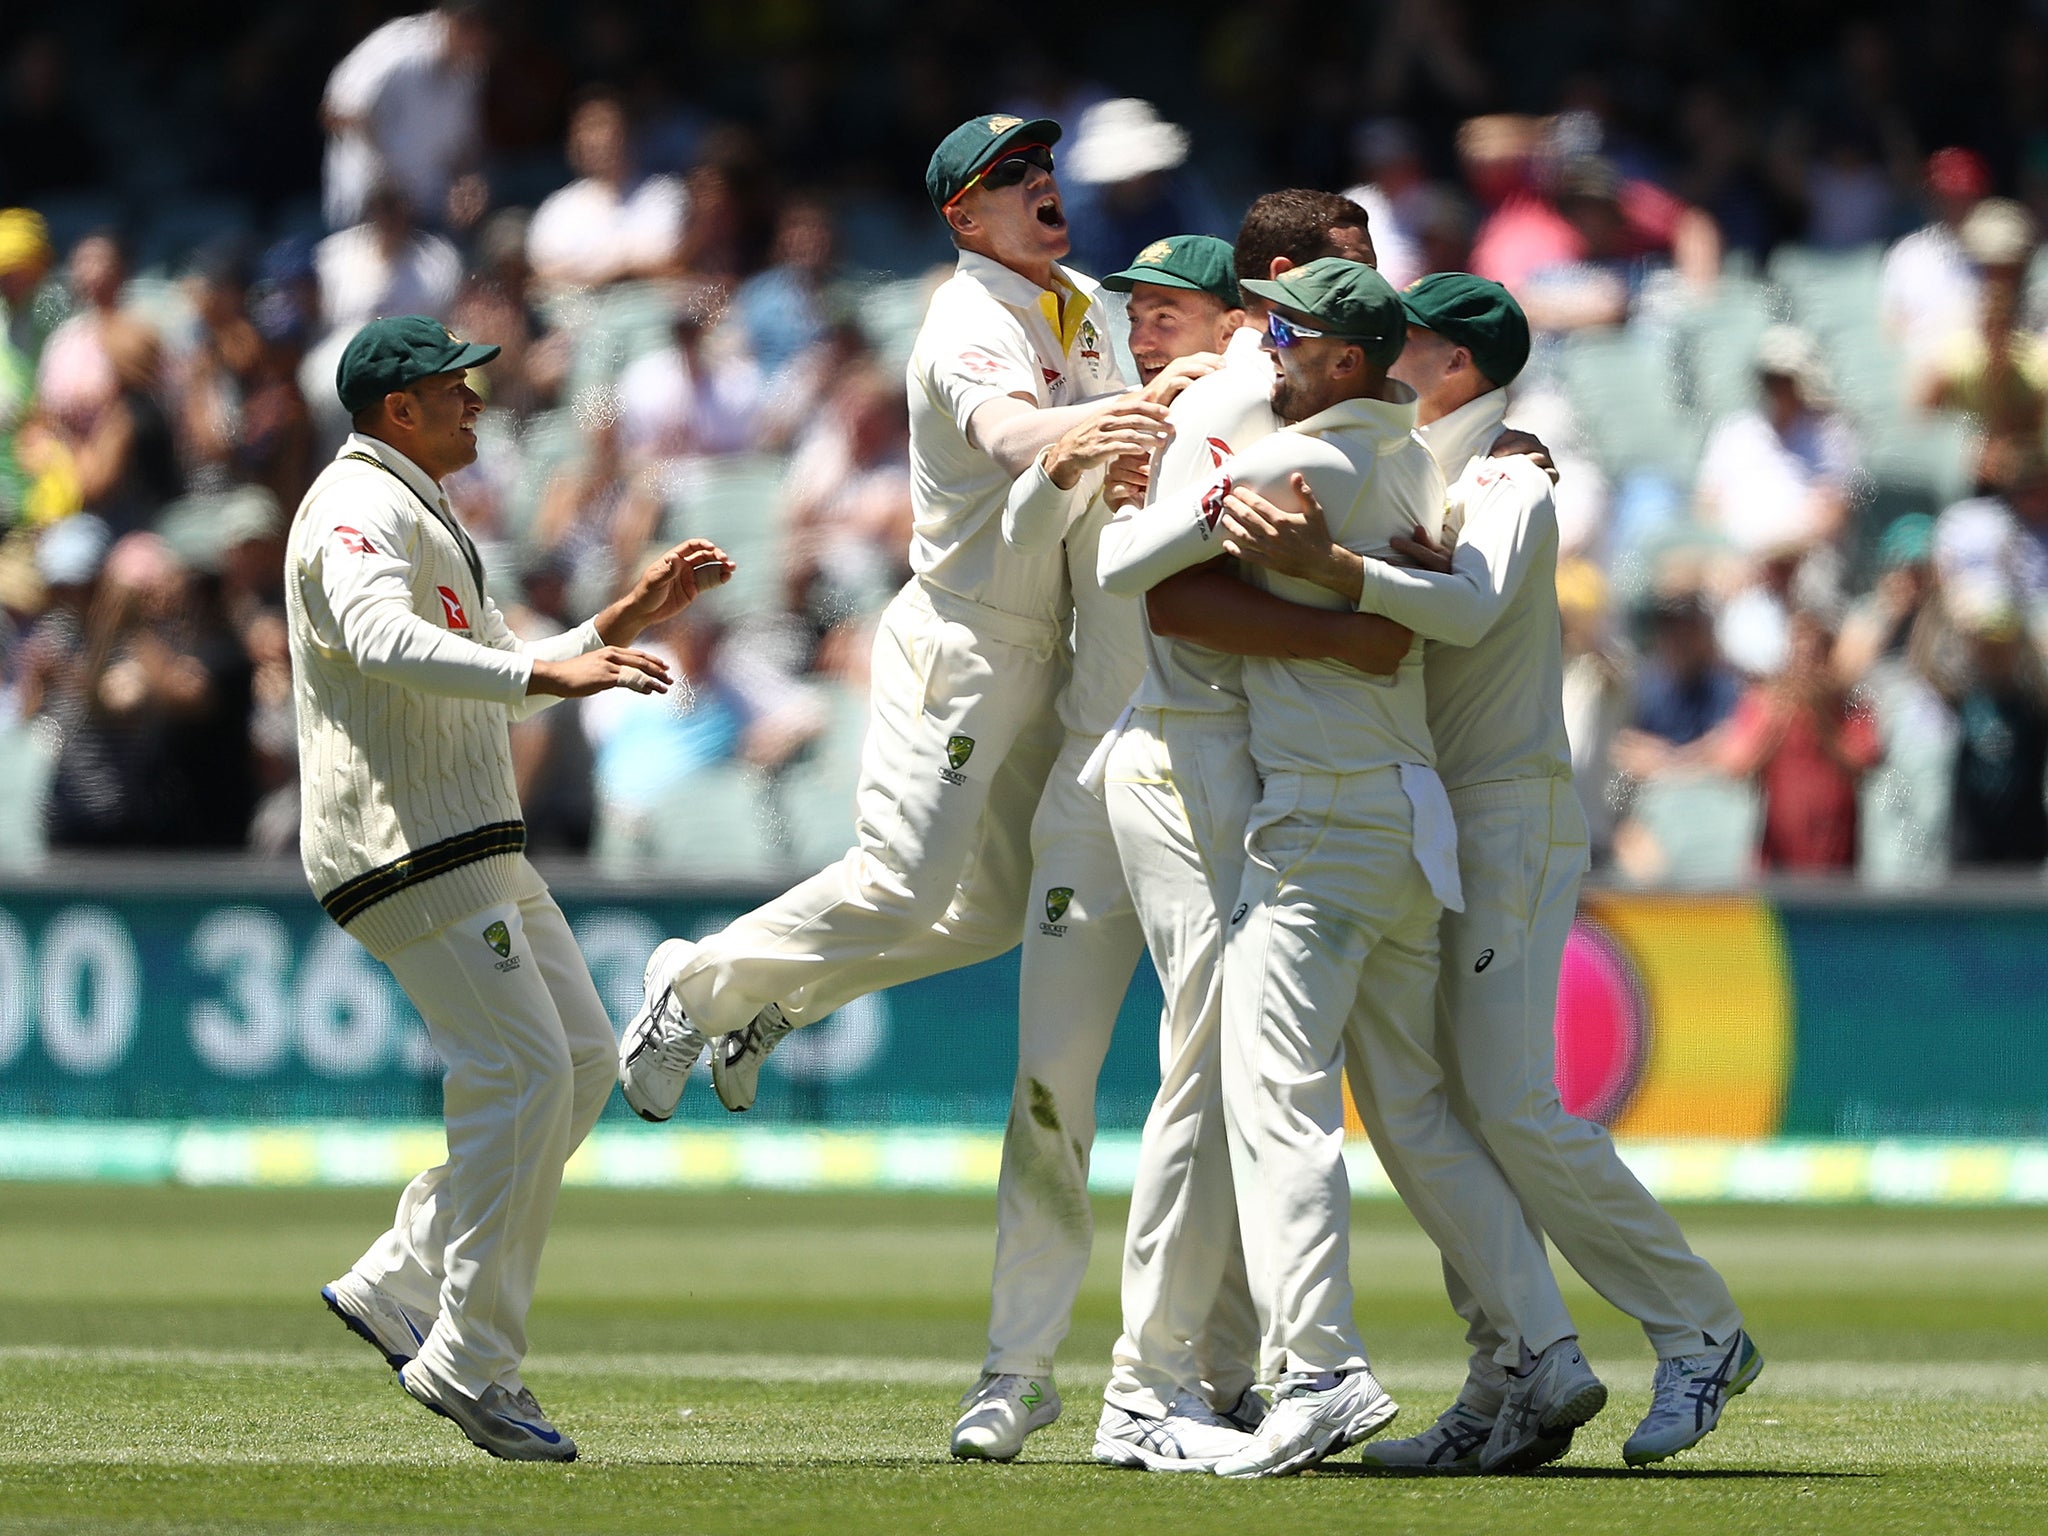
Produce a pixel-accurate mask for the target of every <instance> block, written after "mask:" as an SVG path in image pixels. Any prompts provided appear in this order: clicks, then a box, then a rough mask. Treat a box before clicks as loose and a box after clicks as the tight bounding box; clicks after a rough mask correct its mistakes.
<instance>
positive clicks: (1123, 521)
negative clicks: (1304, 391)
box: [1096, 432, 1344, 597]
mask: <svg viewBox="0 0 2048 1536" xmlns="http://www.w3.org/2000/svg"><path fill="white" fill-rule="evenodd" d="M1343 468H1344V464H1343V461H1342V457H1341V455H1339V454H1338V453H1337V450H1336V449H1334V448H1332V447H1330V446H1329V445H1328V444H1326V443H1322V442H1319V441H1318V440H1316V439H1315V438H1312V437H1304V436H1301V435H1299V434H1296V433H1292V432H1276V433H1274V434H1273V435H1272V436H1271V437H1268V438H1264V439H1262V440H1260V441H1259V442H1257V443H1254V444H1253V445H1252V446H1251V447H1250V448H1247V449H1246V450H1245V451H1244V452H1243V453H1240V454H1238V455H1236V456H1235V457H1234V458H1231V459H1228V460H1226V461H1225V462H1224V463H1223V464H1222V465H1221V466H1220V467H1219V468H1218V469H1217V470H1216V472H1215V473H1214V474H1213V475H1211V476H1209V478H1207V479H1206V480H1200V481H1197V482H1196V483H1195V484H1193V485H1191V486H1189V487H1188V488H1187V489H1185V490H1182V491H1178V492H1175V493H1174V494H1173V495H1171V496H1162V497H1160V498H1159V500H1157V501H1155V502H1153V503H1152V504H1151V505H1150V506H1148V507H1131V508H1126V509H1125V510H1124V511H1122V512H1119V513H1118V514H1117V515H1116V516H1115V517H1113V518H1111V519H1110V520H1109V525H1108V526H1107V527H1106V528H1104V529H1103V530H1102V544H1101V547H1100V549H1099V551H1098V553H1097V556H1096V574H1097V575H1098V576H1099V577H1100V578H1101V581H1102V587H1103V590H1104V591H1106V592H1111V593H1114V594H1116V595H1117V596H1119V597H1137V596H1138V595H1140V594H1141V593H1144V592H1149V591H1150V590H1151V589H1152V588H1154V587H1156V586H1158V585H1159V583H1160V582H1162V581H1164V580H1166V578H1167V577H1169V576H1172V575H1175V574H1177V573H1178V572H1181V571H1185V570H1188V569H1190V568H1191V567H1194V566H1197V565H1202V564H1205V563H1206V562H1208V561H1210V560H1213V559H1215V558H1216V557H1217V556H1218V555H1220V554H1222V553H1223V552H1224V550H1223V532H1222V527H1221V525H1222V519H1223V512H1224V505H1225V503H1226V502H1227V501H1228V500H1229V498H1230V494H1231V492H1232V491H1234V490H1236V489H1238V488H1239V487H1240V486H1249V487H1250V488H1251V489H1253V490H1255V491H1260V492H1263V493H1264V494H1265V495H1267V496H1269V497H1271V496H1292V495H1293V492H1292V491H1291V490H1290V489H1288V481H1289V477H1290V476H1291V475H1293V474H1295V473H1297V472H1305V473H1308V474H1315V473H1318V472H1319V471H1321V470H1323V469H1334V470H1337V471H1340V472H1341V471H1342V470H1343Z"/></svg>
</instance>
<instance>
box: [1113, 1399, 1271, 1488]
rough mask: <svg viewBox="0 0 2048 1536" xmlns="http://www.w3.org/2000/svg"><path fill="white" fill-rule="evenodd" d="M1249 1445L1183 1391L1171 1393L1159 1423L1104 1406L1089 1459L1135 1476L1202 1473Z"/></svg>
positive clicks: (1244, 1436)
mask: <svg viewBox="0 0 2048 1536" xmlns="http://www.w3.org/2000/svg"><path fill="white" fill-rule="evenodd" d="M1251 1444H1252V1437H1251V1436H1250V1435H1248V1434H1246V1433H1245V1432H1244V1431H1243V1430H1241V1429H1239V1428H1237V1427H1236V1426H1235V1425H1233V1424H1230V1423H1228V1422H1226V1421H1225V1419H1224V1418H1223V1416H1222V1415H1221V1414H1220V1413H1218V1412H1217V1411H1216V1410H1215V1409H1214V1408H1211V1407H1210V1406H1209V1404H1208V1403H1207V1402H1206V1401H1205V1400H1204V1399H1202V1398H1201V1397H1198V1396H1197V1395H1196V1394H1195V1393H1193V1392H1187V1391H1182V1392H1177V1393H1175V1394H1174V1399H1173V1401H1172V1402H1171V1403H1168V1404H1167V1405H1166V1417H1165V1418H1163V1419H1158V1418H1154V1417H1152V1415H1150V1414H1147V1413H1133V1412H1131V1411H1130V1409H1128V1408H1119V1407H1118V1406H1117V1405H1116V1404H1115V1403H1104V1404H1103V1405H1102V1418H1101V1420H1100V1421H1099V1422H1098V1423H1097V1424H1096V1426H1095V1459H1096V1460H1097V1461H1099V1462H1101V1463H1102V1464H1103V1465H1104V1466H1105V1467H1128V1468H1130V1469H1132V1470H1133V1471H1141V1472H1207V1471H1210V1470H1211V1469H1212V1468H1214V1467H1215V1465H1216V1464H1217V1463H1218V1462H1219V1461H1222V1460H1223V1459H1224V1458H1225V1457H1229V1456H1241V1455H1243V1454H1244V1453H1245V1451H1246V1450H1247V1449H1248V1448H1249V1447H1250V1446H1251Z"/></svg>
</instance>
